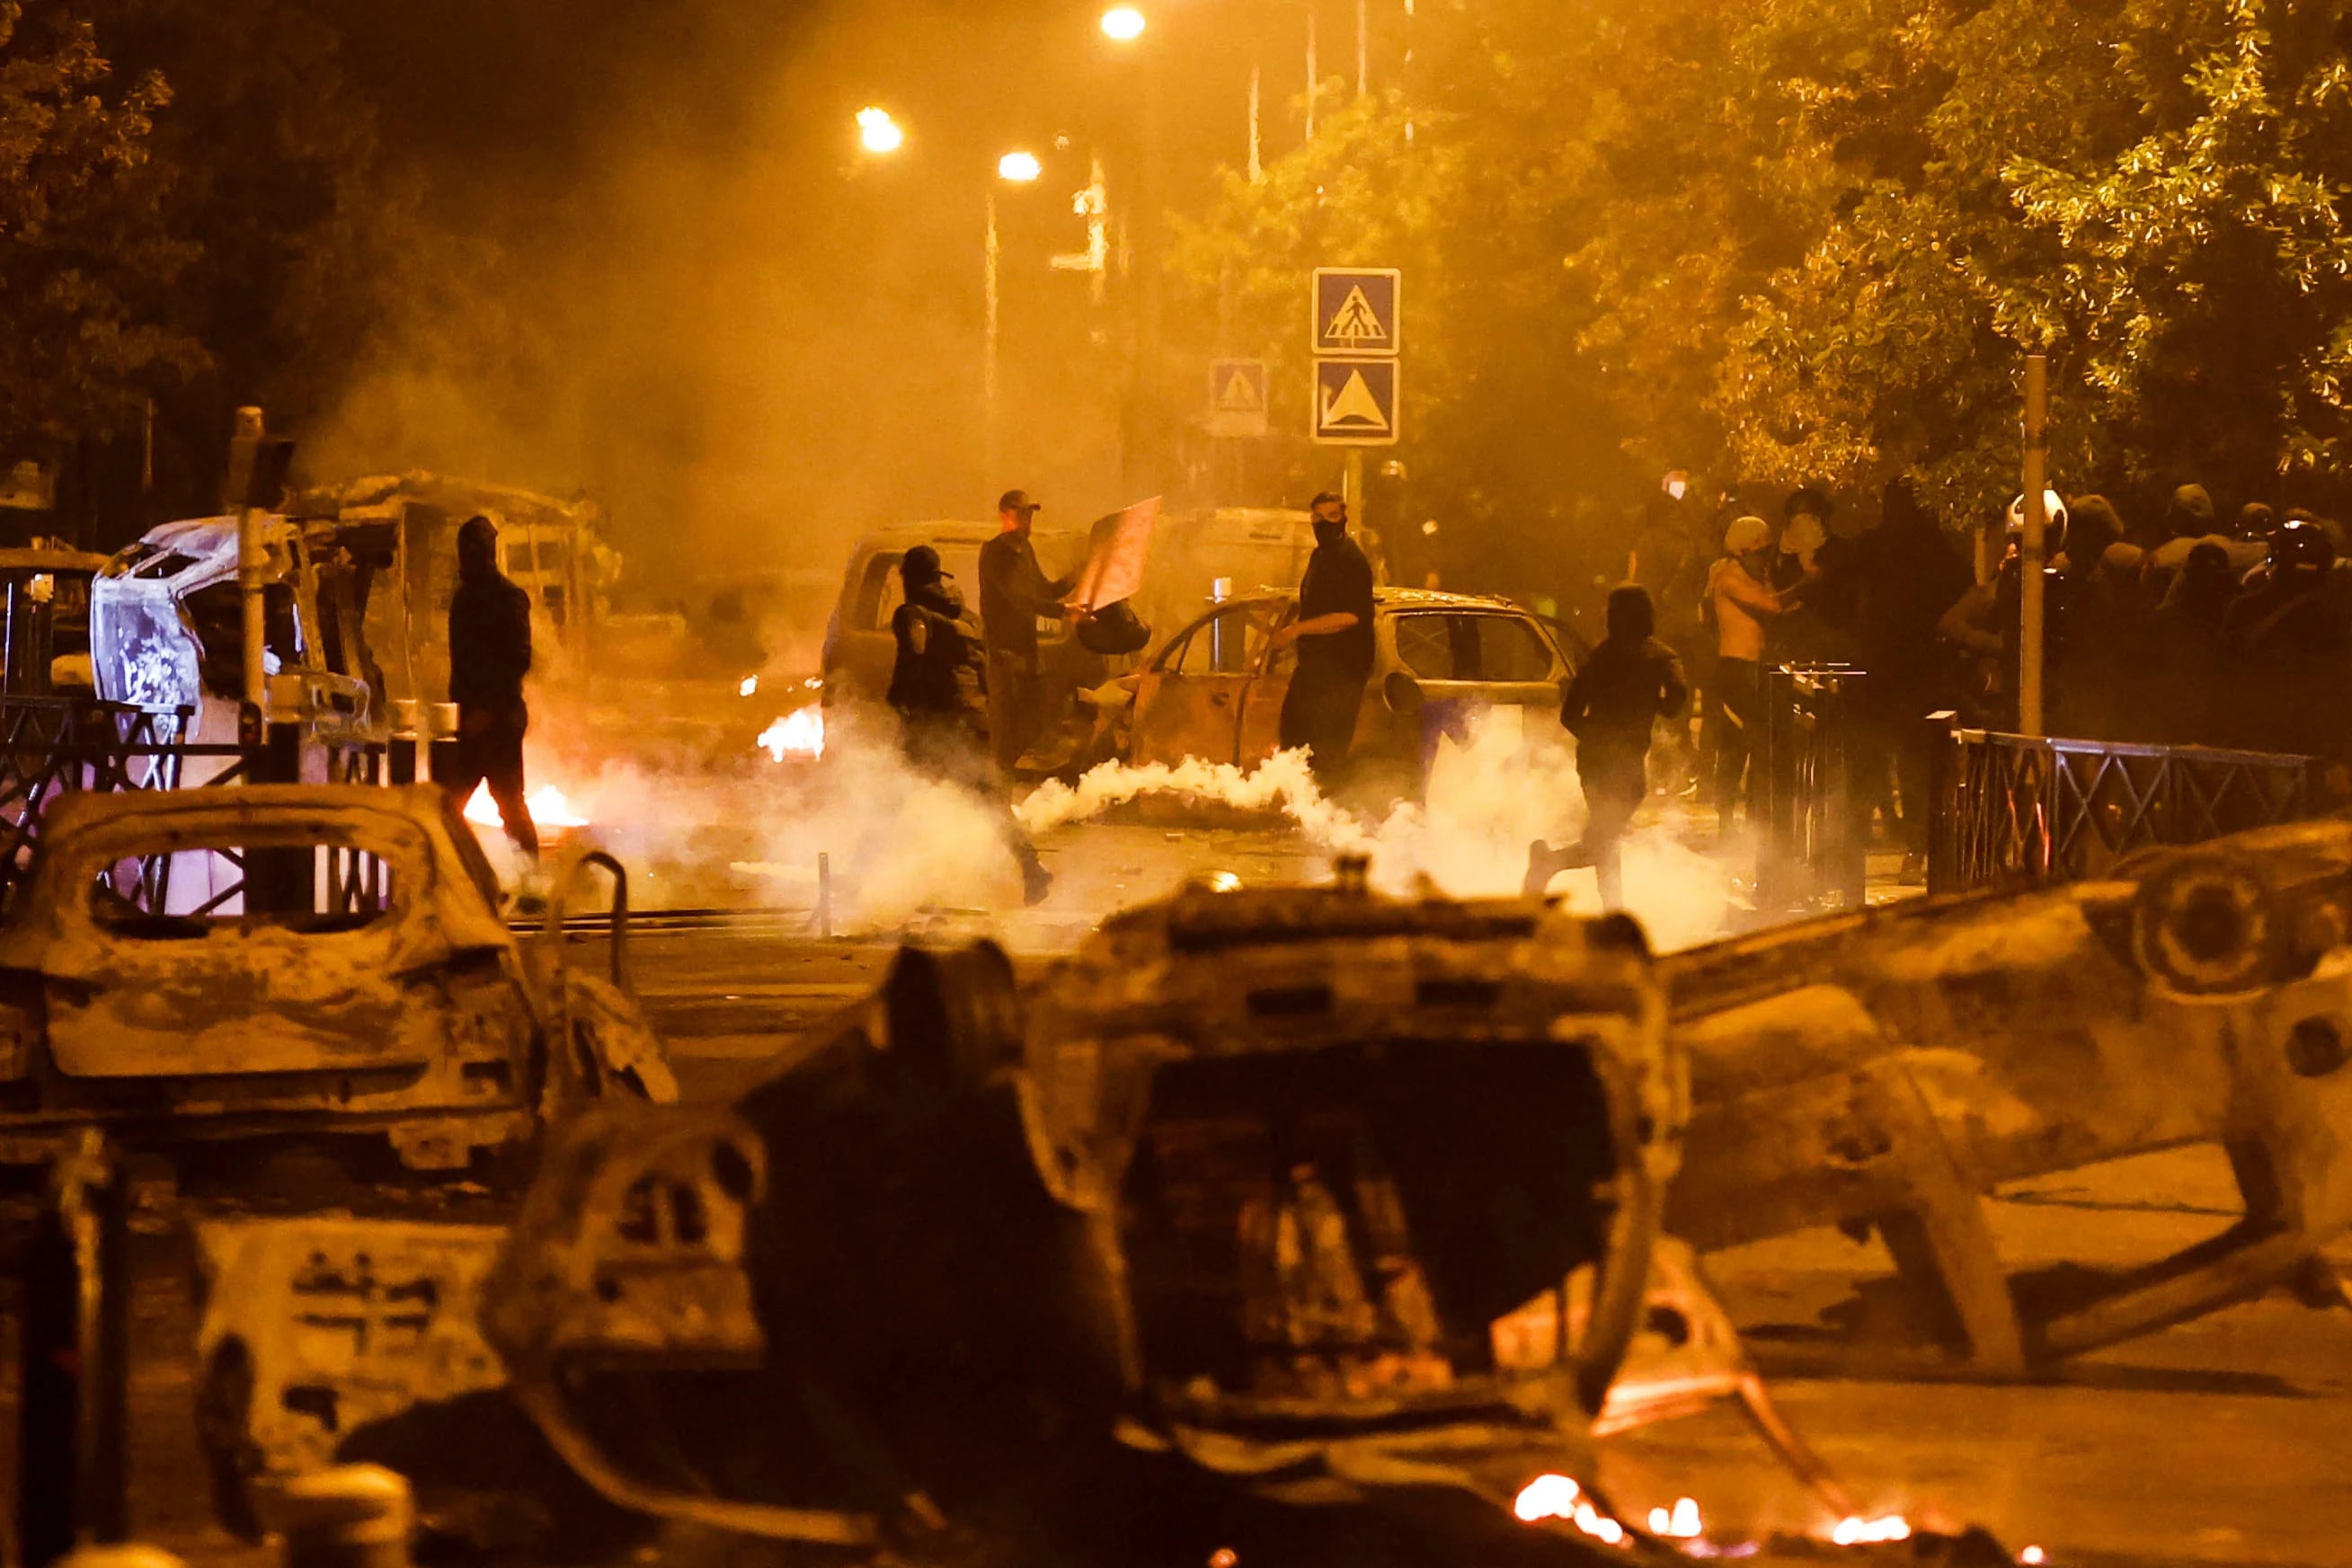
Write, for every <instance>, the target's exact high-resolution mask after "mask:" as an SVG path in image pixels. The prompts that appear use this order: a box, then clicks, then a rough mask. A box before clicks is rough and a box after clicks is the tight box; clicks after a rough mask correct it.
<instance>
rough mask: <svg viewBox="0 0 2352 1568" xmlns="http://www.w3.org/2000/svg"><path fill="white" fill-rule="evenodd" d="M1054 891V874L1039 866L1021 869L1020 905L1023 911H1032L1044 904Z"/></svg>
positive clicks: (1028, 866)
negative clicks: (1046, 897)
mask: <svg viewBox="0 0 2352 1568" xmlns="http://www.w3.org/2000/svg"><path fill="white" fill-rule="evenodd" d="M1053 891H1054V873H1052V872H1050V871H1047V870H1046V869H1045V867H1044V866H1041V865H1027V866H1023V867H1022V868H1021V904H1022V907H1023V908H1024V909H1034V908H1036V907H1037V905H1039V904H1043V903H1045V895H1046V894H1049V893H1051V892H1053Z"/></svg>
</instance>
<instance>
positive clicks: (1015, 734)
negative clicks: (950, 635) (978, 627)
mask: <svg viewBox="0 0 2352 1568" xmlns="http://www.w3.org/2000/svg"><path fill="white" fill-rule="evenodd" d="M1044 722H1045V676H1044V675H1043V674H1039V673H1038V669H1037V656H1036V655H1035V654H1034V653H1013V652H1012V651H1011V650H1008V649H1004V648H992V649H990V650H989V651H988V742H989V752H990V755H991V756H992V757H993V758H995V760H996V770H997V771H998V772H1000V773H1002V774H1003V775H1004V776H1005V777H1006V778H1007V779H1010V778H1011V777H1013V768H1015V767H1016V766H1018V765H1019V763H1020V761H1021V758H1022V757H1023V755H1024V753H1026V752H1027V751H1028V749H1029V746H1030V743H1031V742H1032V741H1034V740H1035V739H1036V738H1037V731H1038V729H1039V727H1041V726H1042V725H1043V724H1044Z"/></svg>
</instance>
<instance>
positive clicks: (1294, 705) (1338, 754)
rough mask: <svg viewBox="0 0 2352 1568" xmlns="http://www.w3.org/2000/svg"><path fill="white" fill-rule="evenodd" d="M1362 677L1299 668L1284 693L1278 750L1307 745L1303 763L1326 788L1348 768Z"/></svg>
mask: <svg viewBox="0 0 2352 1568" xmlns="http://www.w3.org/2000/svg"><path fill="white" fill-rule="evenodd" d="M1365 678H1366V677H1364V676H1362V675H1350V674H1335V673H1328V672H1325V671H1321V670H1308V669H1304V668H1302V669H1300V670H1299V671H1298V672H1297V674H1294V675H1292V676H1291V677H1290V689H1289V690H1288V691H1286V692H1285V693H1283V695H1282V727H1281V731H1280V738H1281V745H1282V749H1284V750H1285V751H1288V750H1290V749H1292V748H1293V747H1301V746H1303V747H1307V768H1309V769H1310V770H1311V771H1312V772H1313V773H1314V775H1315V779H1316V781H1317V782H1318V783H1319V784H1323V785H1325V786H1326V787H1328V786H1329V785H1331V784H1332V783H1334V782H1335V781H1336V780H1337V779H1339V776H1340V774H1341V773H1342V772H1343V771H1344V770H1345V769H1346V768H1347V765H1348V751H1349V747H1352V746H1354V745H1355V744H1356V715H1357V712H1358V710H1359V709H1360V708H1361V707H1362V706H1364V682H1365Z"/></svg>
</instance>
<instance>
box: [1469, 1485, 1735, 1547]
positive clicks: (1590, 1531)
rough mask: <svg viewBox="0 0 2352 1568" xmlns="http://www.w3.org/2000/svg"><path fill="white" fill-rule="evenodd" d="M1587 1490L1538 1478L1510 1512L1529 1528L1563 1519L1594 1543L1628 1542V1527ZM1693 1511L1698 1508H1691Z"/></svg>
mask: <svg viewBox="0 0 2352 1568" xmlns="http://www.w3.org/2000/svg"><path fill="white" fill-rule="evenodd" d="M1583 1492H1584V1489H1583V1488H1582V1487H1580V1486H1578V1485H1577V1484H1576V1482H1574V1481H1573V1480H1571V1479H1569V1478H1568V1477H1566V1476H1559V1475H1547V1476H1538V1477H1537V1478H1536V1479H1533V1480H1531V1481H1529V1482H1528V1484H1527V1485H1526V1486H1524V1487H1521V1488H1520V1489H1519V1495H1518V1497H1517V1500H1514V1501H1513V1502H1512V1504H1511V1511H1512V1512H1513V1513H1515V1514H1517V1515H1518V1516H1519V1518H1520V1519H1521V1520H1523V1521H1526V1522H1527V1523H1528V1524H1534V1523H1537V1522H1538V1521H1542V1520H1547V1519H1564V1520H1567V1521H1569V1522H1570V1524H1573V1525H1575V1526H1576V1528H1577V1529H1579V1530H1580V1531H1584V1533H1585V1534H1587V1535H1589V1536H1591V1537H1592V1539H1593V1540H1595V1541H1598V1542H1601V1543H1602V1544H1604V1545H1608V1546H1615V1545H1617V1544H1619V1543H1620V1542H1622V1541H1623V1540H1624V1539H1625V1527H1624V1526H1623V1525H1622V1524H1620V1523H1618V1522H1617V1521H1615V1520H1613V1519H1612V1518H1610V1517H1609V1516H1608V1515H1607V1514H1605V1513H1603V1512H1601V1511H1600V1509H1598V1508H1596V1507H1594V1506H1593V1503H1592V1500H1591V1498H1588V1497H1586V1496H1584V1495H1583ZM1692 1506H1693V1508H1694V1509H1696V1506H1697V1505H1696V1504H1693V1505H1692Z"/></svg>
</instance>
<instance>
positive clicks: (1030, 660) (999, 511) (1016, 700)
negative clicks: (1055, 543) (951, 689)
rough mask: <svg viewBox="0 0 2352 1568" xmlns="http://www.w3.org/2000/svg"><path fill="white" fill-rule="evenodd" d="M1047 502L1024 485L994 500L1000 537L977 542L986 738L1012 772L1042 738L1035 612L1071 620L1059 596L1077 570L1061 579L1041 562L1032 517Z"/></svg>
mask: <svg viewBox="0 0 2352 1568" xmlns="http://www.w3.org/2000/svg"><path fill="white" fill-rule="evenodd" d="M1042 509H1043V508H1042V507H1039V505H1038V504H1037V503H1036V502H1035V501H1033V500H1031V499H1030V498H1029V492H1028V491H1026V490H1007V491H1005V492H1004V494H1003V496H1002V497H999V498H998V500H997V503H996V524H997V534H996V537H995V538H992V539H991V540H989V541H988V542H987V543H986V544H984V545H982V546H981V547H980V624H981V628H982V632H983V633H984V634H985V635H986V637H987V639H988V737H989V746H990V749H991V750H992V752H993V754H994V755H995V758H996V766H997V768H998V770H999V771H1000V772H1003V773H1004V774H1005V775H1007V776H1008V777H1009V776H1010V775H1011V774H1012V772H1013V765H1014V764H1015V763H1017V762H1019V761H1020V760H1021V754H1022V753H1023V752H1024V751H1027V750H1028V749H1029V743H1030V742H1031V741H1033V740H1034V739H1035V738H1036V737H1037V726H1038V724H1039V723H1040V721H1041V720H1042V719H1043V717H1044V715H1043V713H1042V711H1041V710H1042V709H1043V707H1044V706H1045V677H1044V673H1043V671H1042V670H1041V669H1040V668H1039V666H1038V664H1037V618H1038V617H1039V616H1041V615H1042V616H1045V617H1047V618H1048V619H1051V620H1055V621H1066V620H1067V619H1068V618H1069V614H1070V612H1069V609H1068V607H1067V606H1066V605H1064V604H1063V602H1062V596H1063V595H1064V594H1066V593H1067V592H1069V591H1070V589H1071V587H1072V586H1073V585H1074V584H1075V583H1076V581H1077V577H1076V573H1073V574H1071V575H1070V576H1068V577H1066V578H1064V579H1062V580H1060V581H1058V582H1056V581H1054V580H1051V579H1049V578H1048V577H1046V575H1045V570H1044V569H1043V568H1041V567H1039V566H1038V564H1037V550H1036V548H1035V547H1034V545H1032V544H1031V543H1030V542H1029V523H1030V519H1032V518H1033V517H1035V516H1036V515H1037V514H1038V512H1039V511H1041V510H1042Z"/></svg>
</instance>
